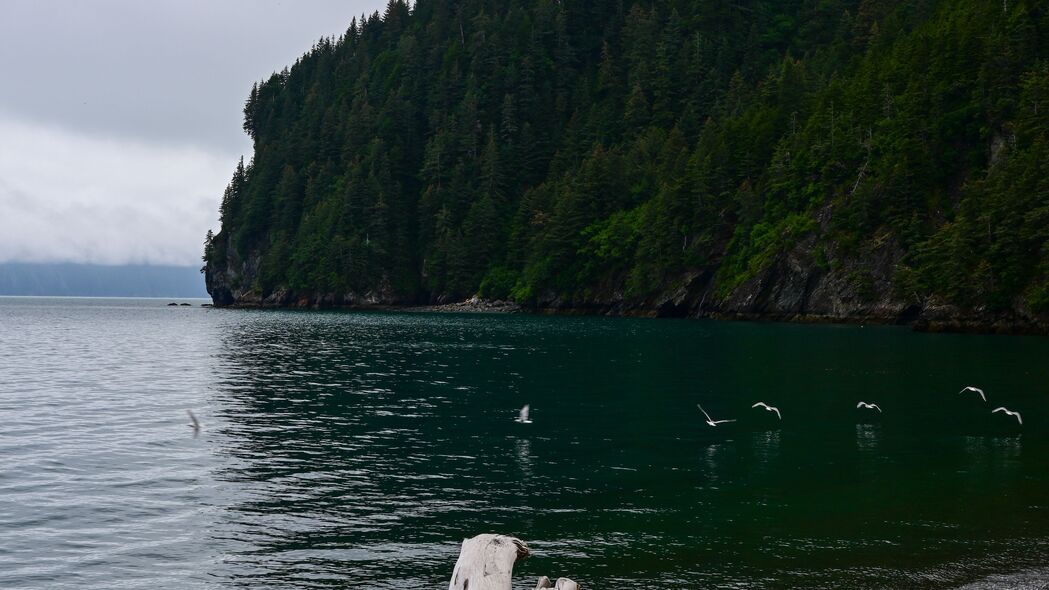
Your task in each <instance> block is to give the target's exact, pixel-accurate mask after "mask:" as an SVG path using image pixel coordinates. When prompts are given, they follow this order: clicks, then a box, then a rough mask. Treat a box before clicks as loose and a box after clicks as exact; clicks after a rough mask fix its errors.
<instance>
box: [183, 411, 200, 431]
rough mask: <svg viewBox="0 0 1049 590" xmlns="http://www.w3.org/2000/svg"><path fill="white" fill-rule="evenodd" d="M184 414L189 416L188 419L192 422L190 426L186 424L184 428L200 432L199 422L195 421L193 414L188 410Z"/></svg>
mask: <svg viewBox="0 0 1049 590" xmlns="http://www.w3.org/2000/svg"><path fill="white" fill-rule="evenodd" d="M186 413H187V414H189V419H190V420H191V421H192V422H193V423H192V424H187V425H186V426H189V427H190V428H192V429H193V432H200V420H197V417H196V416H194V415H193V412H191V411H190V410H186Z"/></svg>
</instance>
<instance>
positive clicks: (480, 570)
mask: <svg viewBox="0 0 1049 590" xmlns="http://www.w3.org/2000/svg"><path fill="white" fill-rule="evenodd" d="M525 557H528V546H527V545H525V543H524V541H522V540H520V539H515V538H513V537H507V536H505V535H490V534H484V535H477V536H476V537H474V538H472V539H463V545H462V548H461V549H460V550H459V560H458V561H456V562H455V569H453V570H452V581H451V582H450V583H449V584H448V590H511V589H510V576H512V575H513V571H514V562H515V561H517V560H518V559H523V558H525Z"/></svg>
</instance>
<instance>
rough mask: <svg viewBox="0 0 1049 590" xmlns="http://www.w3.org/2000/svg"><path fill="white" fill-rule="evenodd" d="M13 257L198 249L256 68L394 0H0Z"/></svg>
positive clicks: (239, 140) (129, 258)
mask: <svg viewBox="0 0 1049 590" xmlns="http://www.w3.org/2000/svg"><path fill="white" fill-rule="evenodd" d="M0 2H2V4H0V262H10V261H26V262H58V261H73V262H94V263H104V264H123V263H128V262H135V263H151V264H179V265H198V264H200V255H201V252H202V243H203V239H204V234H205V233H206V232H207V230H208V229H209V228H211V229H215V230H218V203H219V200H220V198H221V196H222V191H223V189H224V188H225V186H226V184H227V183H228V182H229V178H230V175H231V174H232V171H233V167H234V166H235V164H236V162H237V159H238V158H240V156H241V155H244V157H245V159H249V158H250V157H251V142H250V140H248V138H247V137H246V136H245V135H244V132H243V131H242V130H241V122H242V117H243V114H242V112H241V109H242V108H243V106H244V99H245V98H246V97H247V94H248V91H249V90H250V89H251V84H252V83H253V82H254V81H256V80H260V79H263V78H265V77H267V76H269V74H271V73H272V72H273V71H276V70H280V69H282V68H283V67H284V66H286V65H291V64H292V63H293V62H294V61H295V59H296V58H297V57H299V56H300V55H302V54H303V53H304V52H305V51H306V50H308V49H309V48H310V46H311V45H312V44H313V42H314V41H316V40H317V39H319V38H320V37H322V36H330V35H336V36H338V35H339V34H341V33H343V32H344V31H345V30H346V29H347V27H348V26H349V23H350V19H351V18H353V17H354V16H359V15H361V14H362V13H365V12H367V13H371V12H374V11H375V10H381V9H382V8H384V7H385V4H386V2H385V0H381V1H380V0H341V1H339V0H179V1H175V0H166V1H161V0H150V1H148V2H147V1H143V0H92V1H91V2H83V1H78V0H61V1H60V0H0Z"/></svg>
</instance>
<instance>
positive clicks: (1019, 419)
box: [991, 408, 1024, 424]
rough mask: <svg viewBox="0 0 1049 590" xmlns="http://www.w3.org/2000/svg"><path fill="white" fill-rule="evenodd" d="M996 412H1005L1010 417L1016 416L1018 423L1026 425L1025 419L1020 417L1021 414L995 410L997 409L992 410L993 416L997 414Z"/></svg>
mask: <svg viewBox="0 0 1049 590" xmlns="http://www.w3.org/2000/svg"><path fill="white" fill-rule="evenodd" d="M995 412H1005V413H1006V414H1009V415H1010V416H1016V421H1017V422H1019V423H1020V424H1023V423H1024V421H1023V418H1021V417H1020V412H1013V411H1010V410H1007V409H1005V408H995V409H993V410H991V413H992V414H993V413H995Z"/></svg>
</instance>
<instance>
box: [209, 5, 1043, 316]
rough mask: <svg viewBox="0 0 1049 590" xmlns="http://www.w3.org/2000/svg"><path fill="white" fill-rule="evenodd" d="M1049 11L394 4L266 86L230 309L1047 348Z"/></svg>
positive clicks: (215, 264)
mask: <svg viewBox="0 0 1049 590" xmlns="http://www.w3.org/2000/svg"><path fill="white" fill-rule="evenodd" d="M1046 12H1047V11H1046V9H1045V8H1044V7H1043V6H1041V5H1040V4H1039V3H1035V2H1023V1H1016V2H1010V3H1008V4H1001V5H996V4H994V3H987V2H982V1H977V0H956V1H946V0H944V1H935V0H929V1H924V2H918V3H915V2H870V1H869V0H831V1H825V0H821V1H816V0H795V1H786V2H775V3H767V2H758V1H741V2H724V3H722V2H714V3H704V4H702V5H700V4H699V3H691V4H690V3H679V2H668V1H654V2H645V3H636V4H634V5H625V4H621V3H607V2H593V3H588V2H580V3H559V2H554V1H552V0H549V1H533V2H517V1H504V2H498V1H491V0H488V1H485V0H466V1H464V2H462V3H460V4H459V5H458V6H457V7H452V6H449V5H447V3H440V2H428V1H420V2H417V3H415V4H414V5H413V6H412V7H411V8H409V7H408V6H407V5H406V4H404V3H403V2H399V1H391V2H390V4H389V5H388V6H387V9H386V11H385V12H384V13H383V14H382V15H379V14H378V13H376V14H374V15H372V16H370V17H365V18H363V19H362V20H361V21H359V22H358V21H356V20H355V21H354V22H353V23H351V25H350V27H349V29H348V30H347V32H346V34H345V35H343V36H342V37H340V38H338V39H322V40H320V41H319V42H318V43H317V44H316V45H315V46H314V47H313V48H312V49H311V50H310V51H309V52H308V53H307V54H306V55H304V56H303V57H302V58H300V59H299V60H298V61H297V62H296V63H295V64H294V65H293V66H292V67H290V68H288V69H285V70H283V71H281V72H279V73H276V74H274V75H273V76H271V77H270V78H269V79H268V80H265V81H263V82H261V83H260V84H257V85H256V86H255V87H254V88H253V89H252V90H251V92H250V95H249V98H248V100H247V103H246V106H245V121H244V128H245V131H246V132H247V133H248V134H249V135H250V136H251V137H252V139H253V141H254V155H253V157H252V159H251V160H250V162H248V163H247V164H245V163H244V162H241V163H240V164H238V166H237V168H236V170H235V172H234V175H233V179H232V181H231V182H230V185H229V187H228V189H227V191H226V194H225V195H224V198H223V202H222V207H221V211H220V214H221V218H222V228H221V230H220V231H219V232H218V233H217V234H215V235H213V236H212V235H209V236H208V239H207V241H206V245H205V262H206V268H205V271H206V272H205V276H206V282H207V287H208V292H209V293H211V295H212V297H213V299H214V301H215V304H216V305H265V306H360V305H414V304H432V303H443V302H449V301H461V300H464V299H466V298H468V297H471V296H474V295H479V296H480V297H482V298H487V299H499V300H512V301H515V302H517V303H519V304H521V305H523V306H524V307H530V308H534V309H539V310H555V311H562V312H568V311H584V312H592V313H620V314H641V315H670V316H690V317H695V316H718V317H746V318H774V319H803V320H818V321H879V322H907V323H911V322H913V323H915V324H916V325H917V326H919V327H922V328H926V329H938V328H944V329H980V330H1003V331H1004V330H1008V331H1033V332H1040V331H1045V329H1046V326H1049V316H1047V312H1049V247H1047V244H1049V140H1047V131H1049V117H1046V112H1047V109H1049V104H1045V103H1046V101H1049V98H1047V97H1049V44H1047V43H1046V42H1045V38H1046V36H1045V33H1046V31H1047V30H1049V29H1047V27H1049V17H1047V14H1046Z"/></svg>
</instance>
